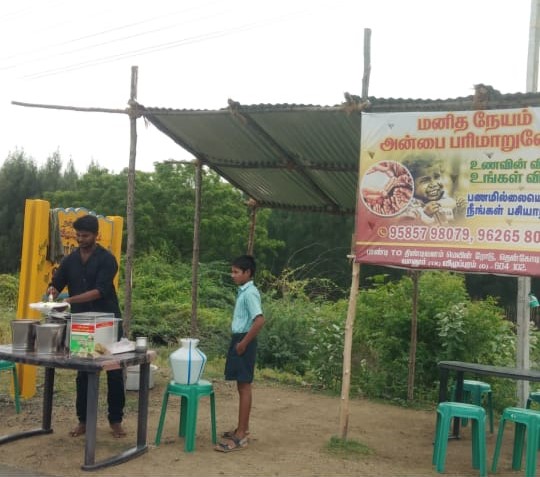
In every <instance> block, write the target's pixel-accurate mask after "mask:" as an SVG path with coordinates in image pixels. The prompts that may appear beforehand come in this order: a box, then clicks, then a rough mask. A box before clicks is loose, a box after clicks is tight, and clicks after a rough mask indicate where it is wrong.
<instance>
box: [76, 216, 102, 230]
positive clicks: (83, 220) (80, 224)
mask: <svg viewBox="0 0 540 477" xmlns="http://www.w3.org/2000/svg"><path fill="white" fill-rule="evenodd" d="M73 228H74V229H75V230H82V231H84V232H92V233H94V234H97V233H98V230H99V221H98V219H97V217H96V216H95V215H83V216H82V217H79V218H78V219H77V220H76V221H75V222H73Z"/></svg>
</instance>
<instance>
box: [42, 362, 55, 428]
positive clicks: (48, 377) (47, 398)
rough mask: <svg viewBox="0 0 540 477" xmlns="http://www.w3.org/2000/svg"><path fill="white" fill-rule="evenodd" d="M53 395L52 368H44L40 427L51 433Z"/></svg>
mask: <svg viewBox="0 0 540 477" xmlns="http://www.w3.org/2000/svg"><path fill="white" fill-rule="evenodd" d="M53 395H54V368H45V380H44V383H43V417H42V423H43V424H42V427H43V430H44V431H51V432H52V428H51V422H52V408H53Z"/></svg>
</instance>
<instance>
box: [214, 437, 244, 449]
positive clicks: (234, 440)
mask: <svg viewBox="0 0 540 477" xmlns="http://www.w3.org/2000/svg"><path fill="white" fill-rule="evenodd" d="M228 441H229V442H220V443H219V444H218V445H216V447H214V450H216V451H218V452H232V451H236V450H242V449H245V448H246V447H247V446H248V438H247V436H246V437H244V438H242V439H238V437H236V436H231V437H229V438H228Z"/></svg>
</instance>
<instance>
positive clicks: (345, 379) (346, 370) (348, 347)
mask: <svg viewBox="0 0 540 477" xmlns="http://www.w3.org/2000/svg"><path fill="white" fill-rule="evenodd" d="M370 73H371V29H369V28H365V29H364V76H363V78H362V99H363V100H367V98H368V87H369V75H370ZM358 159H359V160H360V157H359V158H358ZM357 193H358V188H357ZM355 240H356V239H355V235H354V234H353V237H352V242H351V254H350V255H349V256H348V258H352V278H351V290H350V292H349V306H348V309H347V320H346V322H345V337H344V343H343V374H342V380H341V400H340V406H339V435H340V436H341V438H342V439H343V440H345V439H347V432H348V428H349V394H350V389H351V361H352V339H353V328H354V319H355V315H356V301H357V297H358V286H359V284H360V264H359V263H358V262H356V258H355V257H356V256H355V253H354V251H355Z"/></svg>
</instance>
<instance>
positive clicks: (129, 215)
mask: <svg viewBox="0 0 540 477" xmlns="http://www.w3.org/2000/svg"><path fill="white" fill-rule="evenodd" d="M138 73H139V70H138V67H137V66H132V67H131V90H130V95H129V130H130V146H129V166H128V183H127V206H126V222H127V244H126V266H125V280H126V283H125V296H124V320H123V328H124V335H125V336H129V330H130V326H131V302H132V290H133V257H134V255H135V162H136V158H137V118H138V117H139V113H138V112H137V81H138Z"/></svg>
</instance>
